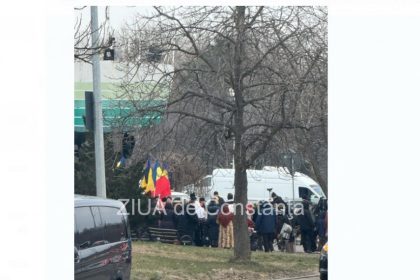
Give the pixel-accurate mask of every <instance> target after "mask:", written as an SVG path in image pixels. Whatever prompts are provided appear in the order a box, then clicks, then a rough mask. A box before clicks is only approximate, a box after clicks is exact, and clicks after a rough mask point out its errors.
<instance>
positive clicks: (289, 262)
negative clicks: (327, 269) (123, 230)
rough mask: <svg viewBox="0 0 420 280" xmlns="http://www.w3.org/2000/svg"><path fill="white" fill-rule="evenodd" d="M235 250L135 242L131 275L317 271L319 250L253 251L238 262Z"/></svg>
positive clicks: (152, 278) (274, 275) (252, 275)
mask: <svg viewBox="0 0 420 280" xmlns="http://www.w3.org/2000/svg"><path fill="white" fill-rule="evenodd" d="M232 255H233V252H232V250H228V249H217V248H201V247H192V246H181V245H170V244H162V243H157V242H141V241H137V242H133V263H132V267H131V279H135V280H136V279H142V280H145V279H148V280H164V279H174V280H175V279H186V280H190V279H194V280H195V279H200V280H207V279H209V280H210V279H227V278H229V279H231V280H236V279H238V280H239V279H243V280H245V279H279V278H283V277H294V276H304V275H311V274H316V273H317V272H318V258H319V256H318V255H317V254H313V255H306V254H303V253H296V254H287V253H281V252H273V253H264V252H253V253H252V259H251V262H249V263H234V262H231V261H230V259H231V257H232Z"/></svg>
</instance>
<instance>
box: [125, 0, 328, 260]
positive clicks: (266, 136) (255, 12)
mask: <svg viewBox="0 0 420 280" xmlns="http://www.w3.org/2000/svg"><path fill="white" fill-rule="evenodd" d="M326 24H327V13H326V10H325V9H324V8H315V7H278V8H268V7H243V6H238V7H174V8H162V7H155V13H154V14H153V15H152V16H142V15H139V16H138V20H137V22H136V23H135V25H134V28H133V27H131V28H127V29H126V30H125V31H124V32H123V34H124V36H123V37H124V39H123V42H124V44H125V49H126V58H127V61H126V62H125V64H124V65H122V68H124V69H125V72H126V74H127V75H126V78H125V79H124V82H123V83H122V84H121V89H122V91H123V92H124V94H123V95H124V98H126V99H129V100H132V102H133V106H135V108H136V113H135V114H137V115H138V116H145V115H147V114H151V113H158V114H162V115H164V116H165V120H166V121H167V123H166V124H162V125H160V126H156V127H155V132H157V131H159V129H160V132H161V134H162V135H161V136H165V137H167V136H168V135H169V133H170V132H174V131H175V129H174V127H179V126H182V125H186V127H184V128H183V129H180V130H178V132H179V131H182V132H184V133H185V131H187V135H183V136H184V137H182V136H180V137H179V138H178V137H170V138H169V139H168V137H167V138H166V139H165V140H162V142H161V143H165V146H167V147H169V146H171V145H172V144H171V141H178V142H179V141H180V139H185V137H189V138H191V139H190V140H191V141H188V143H189V144H191V143H192V142H196V144H197V145H196V146H194V147H190V149H191V150H193V149H194V148H196V147H201V148H203V147H205V146H206V145H214V146H217V145H219V146H220V147H224V148H225V149H226V147H227V144H228V143H232V146H233V148H232V149H233V158H234V169H235V179H234V185H235V203H237V204H242V205H245V204H246V203H247V174H246V170H247V169H248V168H249V167H251V166H253V164H254V163H255V162H256V161H257V160H258V159H259V158H260V157H261V156H262V155H264V154H265V153H266V152H267V149H268V148H269V147H270V144H272V143H273V142H274V141H275V140H276V139H282V137H281V136H282V135H285V134H287V133H290V131H296V130H299V131H310V130H312V129H315V128H320V127H323V124H322V122H321V120H320V119H319V118H317V117H314V114H310V113H308V112H306V111H305V110H304V109H305V108H312V107H311V106H310V102H311V101H310V100H316V98H317V97H316V96H314V94H313V92H314V90H316V88H317V85H318V84H319V77H318V76H319V75H322V71H320V69H321V68H322V67H323V65H322V63H323V61H324V60H325V59H326V56H327V48H326V42H324V41H323V40H324V35H323V34H326ZM171 57H172V61H173V65H172V66H173V67H166V66H165V65H166V64H163V63H161V62H162V61H166V62H168V61H170V59H168V58H171ZM134 77H136V79H137V80H138V79H139V77H140V82H135V83H134V82H133V78H134ZM165 88H166V89H168V88H169V89H170V91H169V92H168V91H166V90H165ZM138 100H142V101H143V103H142V104H139V102H138ZM145 100H149V103H148V104H145V103H144V101H145ZM156 100H163V103H160V104H154V102H156ZM308 100H309V101H308ZM168 124H171V125H172V126H168ZM197 127H200V129H197ZM178 136H179V135H178ZM156 139H157V138H156V137H155V142H157V141H156ZM234 235H235V246H234V247H235V248H234V259H236V260H250V255H251V252H250V248H249V239H248V233H247V223H246V215H244V214H243V213H240V212H237V213H236V214H235V218H234Z"/></svg>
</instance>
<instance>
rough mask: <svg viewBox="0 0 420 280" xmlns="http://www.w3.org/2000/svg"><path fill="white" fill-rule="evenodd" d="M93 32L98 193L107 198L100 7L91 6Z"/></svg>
mask: <svg viewBox="0 0 420 280" xmlns="http://www.w3.org/2000/svg"><path fill="white" fill-rule="evenodd" d="M90 16H91V32H92V49H93V52H94V54H93V56H92V73H93V101H94V118H95V119H94V120H95V125H94V136H95V167H96V168H95V169H96V195H97V196H99V197H103V198H106V181H105V156H104V131H103V125H102V98H101V69H100V65H99V53H98V51H97V50H98V47H99V30H98V7H96V6H92V7H90Z"/></svg>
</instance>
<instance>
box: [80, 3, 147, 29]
mask: <svg viewBox="0 0 420 280" xmlns="http://www.w3.org/2000/svg"><path fill="white" fill-rule="evenodd" d="M152 10H153V8H152V7H151V6H108V11H109V23H110V26H111V27H112V28H114V29H115V31H117V32H118V30H119V29H120V28H121V27H122V26H124V24H125V23H126V22H127V21H128V22H131V21H132V20H133V18H134V15H135V14H137V13H139V12H142V13H150V12H151V11H152ZM80 15H82V18H83V23H84V24H88V23H89V21H90V7H89V6H87V7H85V8H84V9H83V10H81V11H77V10H75V20H76V18H77V17H78V16H80ZM98 20H99V24H100V23H101V22H103V21H104V20H105V6H100V7H98Z"/></svg>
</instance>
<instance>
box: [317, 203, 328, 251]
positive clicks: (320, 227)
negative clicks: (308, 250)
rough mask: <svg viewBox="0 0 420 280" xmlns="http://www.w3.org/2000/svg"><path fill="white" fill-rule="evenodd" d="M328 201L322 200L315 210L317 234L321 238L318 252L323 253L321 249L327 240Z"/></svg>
mask: <svg viewBox="0 0 420 280" xmlns="http://www.w3.org/2000/svg"><path fill="white" fill-rule="evenodd" d="M327 210H328V206H327V200H326V199H325V198H321V199H320V200H319V202H318V205H317V207H316V208H315V217H316V218H315V226H316V232H317V234H318V236H319V244H318V248H317V251H321V248H322V247H323V246H324V244H325V242H326V241H327V240H326V239H327V238H326V227H325V217H326V215H327Z"/></svg>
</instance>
